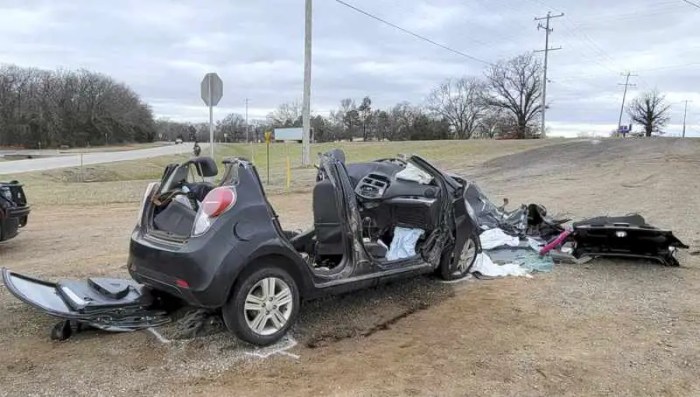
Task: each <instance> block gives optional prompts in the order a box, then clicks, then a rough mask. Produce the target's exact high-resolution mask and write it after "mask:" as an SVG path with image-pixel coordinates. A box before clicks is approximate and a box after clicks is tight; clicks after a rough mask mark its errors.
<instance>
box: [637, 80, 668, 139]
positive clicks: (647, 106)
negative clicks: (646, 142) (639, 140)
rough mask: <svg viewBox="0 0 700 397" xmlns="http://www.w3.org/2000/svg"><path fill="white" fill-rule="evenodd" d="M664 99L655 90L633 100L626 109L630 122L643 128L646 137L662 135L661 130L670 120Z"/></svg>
mask: <svg viewBox="0 0 700 397" xmlns="http://www.w3.org/2000/svg"><path fill="white" fill-rule="evenodd" d="M665 98H666V97H665V96H663V95H661V94H659V92H658V91H656V90H653V91H648V92H645V93H643V94H641V95H640V96H638V97H637V98H635V99H634V100H633V101H632V103H630V104H629V106H628V107H627V113H628V114H629V115H630V117H631V118H632V121H634V122H635V123H639V124H641V125H642V126H643V127H644V134H645V135H646V136H651V134H652V133H659V134H663V131H662V130H661V128H663V126H665V125H666V124H667V123H668V121H669V119H670V117H669V115H668V110H669V108H670V107H671V105H668V104H666V103H665Z"/></svg>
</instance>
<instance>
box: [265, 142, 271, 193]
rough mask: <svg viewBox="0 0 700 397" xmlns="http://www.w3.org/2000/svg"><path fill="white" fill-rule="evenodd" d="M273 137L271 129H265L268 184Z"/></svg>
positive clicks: (268, 181)
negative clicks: (271, 140)
mask: <svg viewBox="0 0 700 397" xmlns="http://www.w3.org/2000/svg"><path fill="white" fill-rule="evenodd" d="M271 138H272V132H271V131H265V145H266V146H267V184H268V185H269V184H270V139H271Z"/></svg>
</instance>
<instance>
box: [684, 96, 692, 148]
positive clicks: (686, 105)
mask: <svg viewBox="0 0 700 397" xmlns="http://www.w3.org/2000/svg"><path fill="white" fill-rule="evenodd" d="M688 102H693V101H689V100H687V99H686V100H685V110H684V111H683V138H685V119H686V116H688Z"/></svg>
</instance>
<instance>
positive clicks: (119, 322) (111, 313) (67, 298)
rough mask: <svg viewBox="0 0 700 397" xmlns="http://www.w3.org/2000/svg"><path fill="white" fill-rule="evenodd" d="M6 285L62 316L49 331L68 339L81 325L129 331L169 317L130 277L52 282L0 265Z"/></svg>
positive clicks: (17, 294)
mask: <svg viewBox="0 0 700 397" xmlns="http://www.w3.org/2000/svg"><path fill="white" fill-rule="evenodd" d="M2 279H3V282H4V283H5V286H6V287H7V289H8V290H9V291H10V292H11V293H12V294H13V295H14V296H15V297H17V298H18V299H19V300H21V301H23V302H25V303H26V304H28V305H30V306H32V307H34V308H36V309H38V310H40V311H42V312H44V313H46V314H49V315H51V316H54V317H57V318H60V319H61V320H63V321H62V322H61V323H59V324H58V325H57V326H56V327H55V328H54V330H53V331H52V333H51V336H52V338H53V339H60V340H63V339H67V338H68V337H70V334H71V333H72V332H73V331H74V330H80V329H81V328H82V326H87V327H92V328H97V329H101V330H106V331H112V332H128V331H134V330H138V329H143V328H148V327H154V326H158V325H162V324H165V323H167V322H169V321H170V318H169V317H168V313H167V312H165V311H162V310H158V309H156V308H155V306H156V303H158V302H156V299H154V298H153V296H152V295H151V293H150V290H148V289H147V288H146V287H145V286H143V285H141V284H138V283H136V282H134V281H131V280H124V279H109V278H88V279H86V280H80V281H60V282H58V283H51V282H47V281H43V280H38V279H35V278H32V277H28V276H24V275H21V274H19V273H14V272H12V271H10V270H8V269H4V268H3V269H2Z"/></svg>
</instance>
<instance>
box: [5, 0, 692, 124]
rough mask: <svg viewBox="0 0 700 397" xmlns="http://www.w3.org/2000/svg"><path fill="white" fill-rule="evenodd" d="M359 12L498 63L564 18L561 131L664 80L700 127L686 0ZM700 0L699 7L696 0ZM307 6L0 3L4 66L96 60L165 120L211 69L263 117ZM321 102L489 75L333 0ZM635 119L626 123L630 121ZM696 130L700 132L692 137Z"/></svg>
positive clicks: (321, 66) (425, 5)
mask: <svg viewBox="0 0 700 397" xmlns="http://www.w3.org/2000/svg"><path fill="white" fill-rule="evenodd" d="M347 2H348V3H351V4H353V5H355V6H357V7H359V8H362V9H364V10H366V11H368V12H371V13H373V14H375V15H377V16H380V17H382V18H385V19H387V20H389V21H391V22H393V23H395V24H397V25H400V26H402V27H404V28H406V29H409V30H412V31H414V32H416V33H419V34H421V35H424V36H427V37H429V38H431V39H433V40H435V41H437V42H439V43H443V44H445V45H447V46H450V47H452V48H454V49H457V50H459V51H462V52H464V53H467V54H470V55H473V56H475V57H478V58H480V59H484V60H487V61H489V62H495V61H497V60H499V59H503V58H508V57H512V56H514V55H517V54H519V53H523V52H528V51H533V50H536V49H541V48H543V47H544V32H543V31H538V30H537V23H536V22H535V21H533V18H534V17H536V16H543V15H545V14H546V12H547V11H549V10H551V11H552V12H553V13H558V12H564V13H565V14H566V16H565V17H563V18H558V19H554V20H553V21H552V26H553V27H554V32H553V33H552V35H551V36H550V45H551V46H553V47H556V46H562V47H563V49H562V50H560V51H555V52H551V53H550V72H549V78H550V80H551V83H550V85H549V86H548V103H549V105H550V110H549V112H548V121H549V126H550V127H551V129H552V132H553V135H569V136H572V135H576V133H577V132H579V131H590V132H601V131H605V132H607V131H609V130H610V129H612V128H614V127H615V126H616V125H617V118H618V114H619V110H620V102H621V99H622V87H621V86H618V85H617V84H618V83H620V82H623V81H624V78H623V77H622V76H620V73H621V72H623V71H625V70H630V71H632V72H633V73H636V74H639V77H636V78H634V77H633V78H632V82H634V83H636V84H637V87H636V88H633V89H631V91H630V93H629V95H628V98H629V97H634V96H635V95H636V94H638V93H639V90H647V89H651V88H655V87H656V88H658V89H659V90H660V91H662V92H663V93H665V94H666V95H667V99H668V101H669V102H670V103H671V104H672V105H673V111H672V124H673V125H672V126H671V127H670V130H671V132H672V133H675V132H678V131H679V125H680V124H681V123H682V117H683V104H682V103H681V101H683V100H685V99H690V100H694V102H693V103H690V104H689V108H688V123H689V126H690V127H689V129H690V130H691V131H694V132H700V27H699V25H700V8H695V7H693V6H691V5H689V4H687V3H685V2H683V1H682V0H616V1H611V0H590V1H582V0H542V1H541V0H432V1H431V0H347ZM696 3H698V4H700V0H696ZM303 34H304V0H256V1H251V0H247V1H243V0H228V1H213V0H205V1H202V0H200V1H184V0H183V1H174V0H173V1H168V0H147V1H145V0H143V1H127V0H112V1H110V2H107V1H89V0H85V1H77V0H76V1H56V0H51V1H33V0H17V1H13V0H0V63H13V64H17V65H21V66H33V67H39V68H45V69H56V68H71V69H73V68H87V69H90V70H94V71H98V72H102V73H105V74H108V75H110V76H112V77H114V78H115V79H117V80H119V81H123V82H125V83H127V84H128V85H130V86H131V87H132V88H133V89H134V90H135V91H136V92H138V93H139V94H140V95H141V96H142V97H143V98H144V99H145V100H146V101H147V102H148V103H150V104H151V106H152V107H153V109H154V111H155V113H156V115H157V116H162V117H169V118H171V119H176V120H187V121H201V120H205V119H207V118H208V112H207V110H206V109H205V108H204V105H203V104H202V101H201V99H200V97H199V83H200V81H201V79H202V77H203V75H204V74H205V73H207V72H210V71H215V72H217V73H218V74H219V75H220V76H221V78H222V79H223V81H224V97H223V99H222V100H221V103H220V104H219V105H220V107H219V108H218V109H216V110H215V117H223V116H224V115H225V114H226V113H228V112H239V113H244V103H245V98H246V97H248V98H250V110H249V115H250V117H251V118H262V117H264V116H265V115H266V114H267V113H268V112H270V111H271V110H272V109H273V108H274V107H275V106H276V105H277V104H279V103H282V102H288V101H293V100H301V97H302V85H303V63H304V62H303V61H304V59H303V55H304V53H303V50H304V47H303ZM313 34H314V43H313V72H312V73H313V77H312V110H313V111H314V112H316V113H319V114H323V115H327V114H328V112H329V111H330V110H331V109H334V108H335V107H337V105H338V103H339V101H340V99H342V98H346V97H352V98H354V99H356V100H357V101H358V102H359V101H360V100H361V98H362V97H363V96H366V95H368V96H370V97H371V98H372V101H373V104H374V105H375V106H378V107H389V106H391V105H393V104H395V103H397V102H400V101H409V102H411V103H414V104H421V103H423V101H424V100H425V97H426V96H427V94H428V93H429V92H430V90H431V89H432V88H433V87H435V86H436V85H437V84H439V83H440V82H441V81H442V80H444V79H445V78H449V77H460V76H464V75H475V76H480V75H483V71H484V67H485V66H484V64H481V63H479V62H475V61H472V60H469V59H466V58H464V57H461V56H459V55H456V54H453V53H451V52H448V51H445V50H443V49H440V48H437V47H435V46H432V45H430V44H428V43H425V42H423V41H420V40H418V39H416V38H414V37H411V36H409V35H406V34H405V33H403V32H401V31H398V30H395V29H393V28H391V27H388V26H386V25H383V24H381V23H379V22H377V21H375V20H372V19H370V18H368V17H367V16H365V15H362V14H359V13H357V12H356V11H353V10H352V9H350V8H347V7H345V6H343V5H341V4H339V3H337V2H336V1H333V0H315V1H314V32H313ZM626 120H627V117H626V116H625V118H624V119H623V122H624V121H626ZM698 135H700V134H698Z"/></svg>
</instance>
